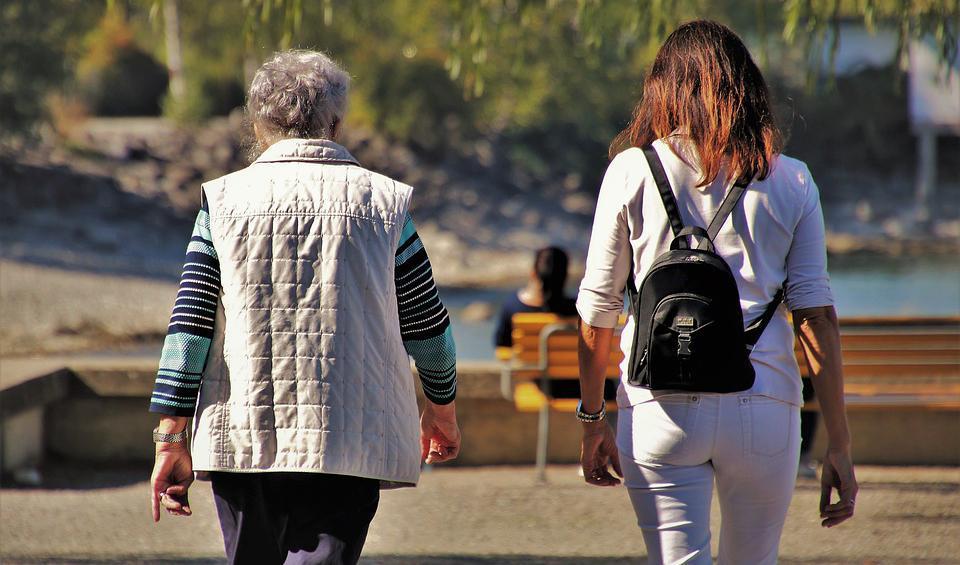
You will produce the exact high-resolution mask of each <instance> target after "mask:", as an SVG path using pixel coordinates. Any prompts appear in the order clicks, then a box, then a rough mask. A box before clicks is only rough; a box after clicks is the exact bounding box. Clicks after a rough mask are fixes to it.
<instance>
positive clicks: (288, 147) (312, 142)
mask: <svg viewBox="0 0 960 565" xmlns="http://www.w3.org/2000/svg"><path fill="white" fill-rule="evenodd" d="M282 161H315V162H319V163H346V164H351V165H358V166H359V165H360V163H359V162H358V161H357V160H356V159H355V158H354V156H353V155H351V154H350V152H349V151H347V149H346V147H344V146H342V145H340V144H337V143H334V142H332V141H330V140H329V139H281V140H280V141H278V142H276V143H274V144H273V145H271V146H270V147H268V148H267V150H266V151H264V152H263V154H262V155H260V157H258V158H257V160H256V161H254V162H255V163H278V162H282Z"/></svg>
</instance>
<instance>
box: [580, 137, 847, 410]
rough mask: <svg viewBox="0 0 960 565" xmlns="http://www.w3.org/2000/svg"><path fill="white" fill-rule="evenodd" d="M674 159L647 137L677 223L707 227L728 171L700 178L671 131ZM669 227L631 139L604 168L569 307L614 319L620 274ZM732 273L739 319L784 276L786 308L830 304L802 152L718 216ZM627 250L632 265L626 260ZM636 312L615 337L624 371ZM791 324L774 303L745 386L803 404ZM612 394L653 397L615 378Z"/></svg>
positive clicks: (655, 249) (658, 244) (636, 267)
mask: <svg viewBox="0 0 960 565" xmlns="http://www.w3.org/2000/svg"><path fill="white" fill-rule="evenodd" d="M670 145H672V146H673V147H675V148H676V149H677V151H678V152H679V153H680V155H683V158H682V159H681V158H680V156H678V155H677V154H676V153H674V151H672V150H671V149H670V146H668V145H667V143H665V142H664V140H658V141H656V142H654V147H655V148H656V149H657V152H658V154H659V155H660V159H661V160H662V161H663V166H664V169H665V170H666V173H667V178H668V179H669V180H670V184H671V185H672V186H673V190H674V194H675V195H676V198H677V203H678V206H679V209H680V215H681V217H682V218H683V221H684V224H685V225H699V226H702V227H706V226H707V224H709V222H710V220H711V219H713V216H714V214H715V213H716V210H717V209H718V208H719V207H720V203H721V202H722V200H723V197H724V194H725V192H726V188H727V182H726V181H725V177H726V171H725V170H721V172H720V174H719V175H718V176H717V179H716V180H715V181H714V182H712V183H711V184H709V185H707V186H703V187H696V184H697V180H698V179H699V178H700V170H699V169H698V168H697V165H696V163H697V159H696V153H695V152H694V150H693V148H692V146H691V145H690V144H689V142H687V141H685V140H684V139H683V138H682V137H680V136H677V135H674V136H671V137H670ZM672 239H673V233H672V231H671V229H670V223H669V221H668V219H667V215H666V212H665V211H664V208H663V204H662V202H661V200H660V195H659V194H658V193H657V187H656V183H655V182H654V180H653V175H652V174H651V173H650V168H649V166H648V165H647V162H646V159H645V158H644V156H643V152H642V151H641V150H640V149H639V148H631V149H628V150H626V151H624V152H622V153H620V154H619V155H617V156H616V158H614V159H613V161H612V162H611V163H610V166H609V167H608V169H607V172H606V174H605V176H604V179H603V183H602V185H601V188H600V195H599V198H598V201H597V209H596V216H595V218H594V223H593V232H592V235H591V238H590V247H589V251H588V254H587V264H586V269H585V275H584V278H583V281H582V282H581V284H580V293H579V296H578V298H577V310H578V312H579V313H580V316H581V318H582V319H583V321H584V322H586V323H588V324H590V325H592V326H595V327H602V328H610V327H614V326H615V325H616V323H617V319H618V317H619V315H620V313H621V311H622V310H623V301H624V287H625V285H626V282H627V277H628V276H632V277H634V281H635V283H636V285H637V286H638V287H639V286H640V283H641V282H642V280H643V278H644V276H645V275H646V274H647V271H648V270H649V269H650V266H651V265H652V264H653V262H654V260H655V259H656V258H657V257H659V256H660V255H661V254H663V253H665V252H666V251H667V250H668V249H669V247H670V241H671V240H672ZM714 244H715V247H716V251H717V253H719V254H720V256H721V257H723V258H724V259H725V260H726V261H727V264H729V265H730V269H731V270H732V271H733V274H734V276H735V278H736V280H737V288H738V290H739V292H740V305H741V307H742V309H743V312H744V322H745V323H746V324H749V323H750V322H752V321H753V320H754V319H756V318H757V317H758V316H760V315H761V313H762V312H763V310H764V309H765V308H766V306H767V304H768V303H769V302H770V301H771V300H772V299H773V296H774V294H776V292H777V289H779V288H780V286H781V285H783V284H784V281H787V282H786V296H785V303H786V307H787V308H789V309H790V310H797V309H801V308H812V307H817V306H831V305H833V293H832V292H831V290H830V278H829V275H828V274H827V257H826V245H825V241H824V224H823V212H822V210H821V207H820V196H819V192H818V190H817V185H816V184H815V183H814V182H813V178H812V177H811V176H810V171H809V169H808V168H807V166H806V164H804V163H803V162H802V161H798V160H796V159H793V158H790V157H787V156H785V155H780V156H779V157H778V158H777V159H776V162H775V163H774V166H773V170H772V171H771V173H770V175H769V176H768V177H767V178H766V179H764V180H762V181H757V180H755V181H753V182H751V183H750V185H749V186H748V188H747V190H746V192H745V193H744V195H743V199H742V200H741V202H740V203H739V204H738V205H737V207H736V208H735V209H734V210H733V212H732V213H731V214H730V217H729V218H728V219H727V221H726V222H725V223H724V225H723V227H722V228H721V230H720V232H719V234H718V235H717V238H716V240H715V241H714ZM631 256H632V257H633V272H630V259H631ZM633 332H634V320H633V317H632V314H631V315H630V316H629V319H628V320H627V324H626V327H625V328H624V330H623V333H622V335H621V340H620V347H621V349H622V350H623V353H624V362H623V363H622V364H621V367H620V368H621V375H625V374H626V369H627V362H628V360H629V358H630V353H631V352H630V347H631V344H632V343H633ZM793 341H794V336H793V329H792V328H791V327H790V324H789V322H788V320H787V316H786V311H785V310H784V308H783V307H781V308H780V309H779V310H778V312H777V314H776V315H775V316H774V318H773V320H771V322H770V324H769V325H768V326H767V328H766V330H765V331H764V332H763V335H762V336H761V337H760V341H759V342H758V343H757V345H756V347H755V348H754V349H753V352H752V354H751V356H750V358H751V361H752V362H753V366H754V368H755V369H756V381H755V383H754V385H753V388H752V389H751V390H750V391H749V393H752V394H759V395H764V396H770V397H772V398H776V399H779V400H782V401H785V402H788V403H790V404H795V405H798V406H799V405H801V404H802V403H803V399H802V395H801V382H800V372H799V368H798V366H797V362H796V358H795V356H794V353H793V351H794V350H793ZM617 397H618V398H617V400H618V403H619V404H620V405H621V406H624V407H626V406H632V405H635V404H639V403H641V402H646V401H648V400H651V399H652V398H653V394H652V391H650V390H648V389H645V388H642V387H638V386H633V385H631V384H629V383H628V382H627V379H626V378H625V377H624V378H622V379H621V384H620V388H619V392H618V395H617Z"/></svg>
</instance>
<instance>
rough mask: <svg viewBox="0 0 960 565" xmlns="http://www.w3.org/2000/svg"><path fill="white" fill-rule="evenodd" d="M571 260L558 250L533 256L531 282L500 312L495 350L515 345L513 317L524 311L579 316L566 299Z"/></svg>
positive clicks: (555, 248) (544, 250)
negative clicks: (564, 290)
mask: <svg viewBox="0 0 960 565" xmlns="http://www.w3.org/2000/svg"><path fill="white" fill-rule="evenodd" d="M569 265H570V258H569V257H568V256H567V253H566V252H565V251H564V250H563V249H560V248H559V247H544V248H543V249H538V250H537V252H536V254H535V255H534V260H533V270H532V271H531V272H530V280H529V281H528V283H527V285H526V286H525V287H523V288H522V289H520V291H519V292H517V293H515V294H513V295H511V296H510V298H508V299H507V301H506V302H505V303H504V304H503V306H502V308H501V310H500V318H499V321H498V322H497V329H496V332H495V334H494V345H495V346H496V347H510V346H511V345H513V322H512V318H513V315H514V314H519V313H521V312H551V313H554V314H558V315H560V316H576V315H577V308H576V302H575V301H574V299H573V298H570V297H568V296H566V295H565V294H564V292H563V287H564V285H566V283H567V270H568V268H569Z"/></svg>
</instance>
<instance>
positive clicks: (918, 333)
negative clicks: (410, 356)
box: [498, 313, 960, 479]
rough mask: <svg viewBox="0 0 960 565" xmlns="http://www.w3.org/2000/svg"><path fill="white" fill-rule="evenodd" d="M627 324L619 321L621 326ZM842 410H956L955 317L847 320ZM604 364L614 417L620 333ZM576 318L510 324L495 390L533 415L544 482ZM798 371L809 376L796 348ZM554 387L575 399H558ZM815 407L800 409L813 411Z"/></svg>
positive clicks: (959, 344)
mask: <svg viewBox="0 0 960 565" xmlns="http://www.w3.org/2000/svg"><path fill="white" fill-rule="evenodd" d="M624 322H625V320H624V318H623V317H621V320H620V324H619V327H622V326H623V323H624ZM840 331H841V348H842V351H843V367H844V386H845V396H846V403H847V406H848V408H849V409H851V410H863V409H878V408H882V409H898V408H899V409H903V408H911V409H915V408H918V407H919V408H923V409H928V410H960V317H936V318H932V317H928V318H906V317H903V318H893V317H885V318H879V317H875V318H850V319H844V320H841V322H840ZM614 339H615V342H614V344H613V347H612V349H611V353H610V361H609V363H608V365H607V375H606V376H607V382H606V388H605V393H604V396H605V398H607V410H608V411H614V410H616V402H615V400H614V397H613V395H612V394H611V391H612V390H615V388H616V383H617V382H618V380H619V377H620V369H619V365H620V362H621V361H622V359H623V354H622V353H621V352H620V349H619V347H618V344H619V330H618V331H616V332H615V337H614ZM577 340H578V335H577V319H576V318H572V319H571V318H559V317H557V316H556V315H553V314H542V313H531V314H517V315H515V316H514V317H513V347H512V348H511V349H508V350H506V351H504V350H501V351H499V352H498V357H499V358H500V359H501V360H504V365H503V371H502V373H501V391H502V393H503V395H504V397H505V398H507V399H508V400H511V401H513V403H514V405H515V406H516V408H517V410H519V411H521V412H539V414H540V419H539V426H538V428H539V429H538V436H537V472H538V476H539V477H540V478H541V479H542V478H543V477H544V476H545V468H546V459H547V440H548V438H549V425H550V412H551V411H552V410H556V411H560V412H566V413H572V412H574V411H575V410H576V406H577V402H578V399H579V394H578V392H579V385H578V384H577V385H574V384H573V383H576V382H577V379H578V377H579V366H578V361H577ZM795 354H796V356H797V362H798V364H799V366H800V371H801V374H802V375H803V376H808V374H809V369H808V367H807V363H806V359H805V358H804V354H803V351H802V349H801V348H800V344H799V341H798V342H797V343H796V344H795ZM557 388H560V389H563V390H564V391H565V392H568V393H570V392H573V394H567V395H564V396H565V397H557V396H556V395H554V394H553V392H554V390H555V389H557ZM817 409H818V406H817V403H816V401H815V400H814V401H813V402H808V403H807V404H806V405H805V406H804V410H817Z"/></svg>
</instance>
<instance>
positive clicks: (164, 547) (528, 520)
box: [0, 464, 960, 565]
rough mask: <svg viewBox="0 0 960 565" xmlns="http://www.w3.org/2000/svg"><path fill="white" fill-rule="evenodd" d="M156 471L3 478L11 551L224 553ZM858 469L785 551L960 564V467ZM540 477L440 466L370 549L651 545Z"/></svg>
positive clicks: (609, 512) (159, 556)
mask: <svg viewBox="0 0 960 565" xmlns="http://www.w3.org/2000/svg"><path fill="white" fill-rule="evenodd" d="M148 472H149V470H148V469H144V468H136V469H134V468H127V469H119V470H90V469H84V468H80V467H78V466H76V464H71V465H69V466H64V465H61V466H58V467H55V468H52V469H48V470H47V471H46V473H45V475H46V479H47V483H48V486H45V487H44V488H42V489H10V488H5V489H3V490H0V548H2V549H0V557H2V561H3V563H5V564H6V563H41V562H47V563H50V562H60V563H128V562H151V563H220V562H222V548H221V538H220V533H219V530H218V527H217V521H216V516H215V512H214V509H213V502H212V500H211V494H210V488H209V485H208V484H207V483H197V484H196V486H195V487H194V488H193V490H192V491H191V492H192V502H193V507H194V509H195V515H194V516H193V517H191V518H178V519H172V518H167V517H166V516H165V517H164V519H162V520H161V522H160V524H158V525H154V524H152V523H151V522H150V518H149V515H148V512H149V511H148V499H147V492H148V491H147V483H146V482H145V481H144V480H143V478H144V477H146V476H147V474H148ZM858 474H859V476H860V480H861V481H862V490H861V493H860V496H859V498H858V516H857V517H856V518H855V519H854V520H853V521H852V522H848V523H847V524H844V525H842V526H840V527H839V528H836V529H831V530H825V529H822V528H820V527H819V525H818V520H817V515H816V504H817V498H818V486H817V483H816V482H815V481H809V480H802V481H801V482H800V483H799V484H798V486H797V490H796V494H795V496H794V500H793V504H792V506H791V509H790V515H789V518H788V521H787V526H786V529H785V532H784V536H783V543H782V546H781V562H782V563H859V564H863V563H870V564H881V563H882V564H886V563H898V564H899V563H920V564H933V563H938V564H939V563H960V558H958V556H960V470H958V469H955V468H891V467H861V468H859V469H858ZM533 476H534V472H533V469H532V468H529V467H486V468H458V469H436V470H433V471H431V472H428V473H426V474H425V475H424V477H423V480H422V483H421V486H420V488H418V489H415V490H414V489H406V490H399V491H391V492H385V493H384V494H383V497H382V502H381V506H380V512H379V513H378V515H377V517H376V519H375V520H374V522H373V525H372V527H371V531H370V536H369V538H368V541H367V545H366V548H365V550H364V555H365V557H364V559H363V561H362V562H363V563H367V564H370V565H374V564H379V565H400V564H404V565H407V564H409V565H413V564H428V565H433V564H441V563H453V564H461V563H476V564H491V563H545V564H574V563H577V564H588V565H589V564H599V563H611V564H619V563H636V562H637V561H638V559H639V556H642V555H643V554H644V546H643V542H642V540H641V536H640V534H639V531H638V530H637V528H636V525H635V519H634V516H633V513H632V510H631V508H630V505H629V502H628V501H627V497H626V493H625V492H624V491H623V490H622V489H620V488H615V489H597V488H592V487H587V486H586V485H584V484H583V483H582V479H580V478H579V477H577V475H576V469H575V468H574V467H570V466H556V467H552V468H551V469H550V470H549V483H548V484H547V485H537V484H535V482H534V479H533ZM714 506H715V508H714V513H713V514H714V515H713V521H714V531H716V527H717V521H718V519H719V513H718V511H717V509H716V505H714ZM715 541H716V540H715ZM714 550H716V546H714Z"/></svg>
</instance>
